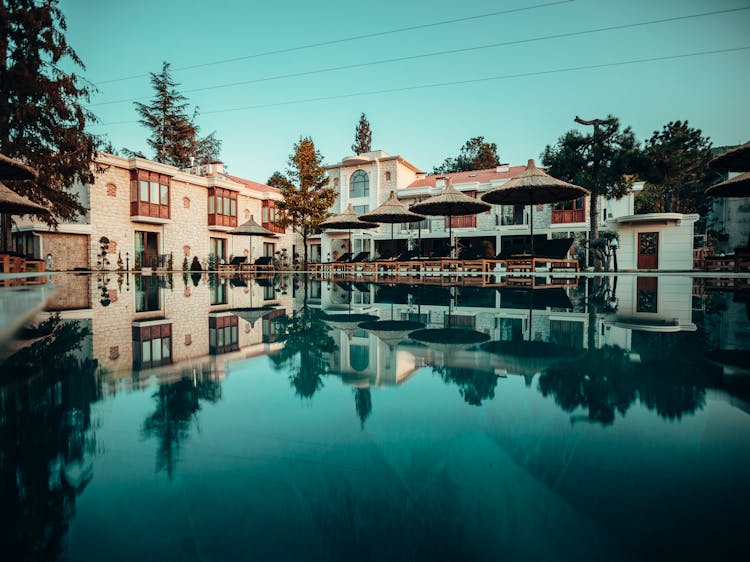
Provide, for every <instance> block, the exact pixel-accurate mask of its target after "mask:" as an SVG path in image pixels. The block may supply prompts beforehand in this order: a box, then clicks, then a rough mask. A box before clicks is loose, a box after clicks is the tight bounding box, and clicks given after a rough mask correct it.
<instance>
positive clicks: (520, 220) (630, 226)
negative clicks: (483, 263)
mask: <svg viewBox="0 0 750 562" xmlns="http://www.w3.org/2000/svg"><path fill="white" fill-rule="evenodd" d="M523 170H524V166H508V165H501V166H497V167H496V168H491V169H486V170H475V171H468V172H458V173H451V174H442V175H428V174H426V173H425V172H423V171H421V170H420V169H419V168H418V167H417V166H415V165H414V164H412V163H410V162H409V161H408V160H406V159H405V158H403V157H401V156H391V155H389V154H387V153H385V152H383V151H373V152H368V153H364V154H360V155H357V156H349V157H346V158H344V159H343V160H341V161H340V162H338V163H336V164H333V165H330V166H328V167H327V171H328V174H329V176H330V178H331V185H332V186H333V187H334V189H336V190H337V192H338V194H339V196H338V198H337V200H336V203H335V204H334V206H333V208H332V209H331V211H332V212H333V213H338V212H341V211H343V210H344V209H345V208H346V207H347V205H348V204H350V203H351V205H352V207H353V208H354V210H355V211H356V212H357V213H359V214H363V213H366V212H368V211H371V210H373V209H375V208H376V207H377V206H378V205H380V204H381V203H383V202H384V201H385V200H386V199H387V198H388V196H389V194H390V192H391V191H395V192H396V195H397V197H398V198H399V199H400V200H401V201H403V202H404V203H406V204H407V205H412V204H414V203H417V202H419V201H422V200H423V199H426V198H427V197H430V196H432V195H436V194H439V193H440V192H441V191H442V189H443V188H444V187H445V185H446V182H450V183H451V184H452V185H453V187H455V188H456V189H457V190H459V191H461V192H463V193H465V194H467V195H470V196H472V197H477V198H478V197H480V196H481V195H482V193H484V192H486V191H489V190H490V189H493V188H495V187H499V186H502V185H503V184H504V183H505V182H507V181H508V180H509V179H510V178H512V177H513V176H515V175H517V174H519V173H521V172H522V171H523ZM642 189H643V183H642V182H638V183H635V184H634V185H633V188H632V190H631V191H630V192H629V193H628V194H626V195H625V196H624V197H622V198H621V199H607V198H605V197H600V200H599V206H598V208H599V216H598V217H597V220H598V221H599V227H600V229H609V230H615V231H617V232H619V234H620V245H621V248H622V249H621V250H620V251H619V253H618V257H619V258H620V263H621V264H622V267H623V268H628V269H654V268H659V269H681V270H686V269H692V267H693V252H692V247H693V225H694V224H695V222H696V221H697V220H698V215H682V214H678V213H666V214H665V213H656V214H650V215H635V198H636V197H637V195H638V193H639V192H640V191H641V190H642ZM590 205H591V201H590V197H582V198H580V199H577V200H575V201H569V202H566V203H560V204H554V205H535V206H534V209H533V213H534V220H533V223H534V225H533V228H534V231H533V234H534V236H537V237H544V238H568V237H585V236H587V233H588V231H589V220H590V217H589V210H590ZM530 213H531V208H530V207H529V206H523V205H502V206H501V205H493V206H492V209H491V210H489V211H487V212H485V213H481V214H479V215H471V216H459V217H452V218H450V219H449V218H443V217H428V218H426V219H425V220H424V221H422V222H421V223H409V224H396V225H393V226H391V225H381V226H380V227H379V228H377V229H372V230H365V231H361V232H356V233H355V234H354V235H353V236H352V248H349V247H348V233H347V232H341V231H326V232H324V233H322V234H320V235H318V236H316V237H315V238H314V239H313V244H314V245H318V244H319V249H318V248H317V247H314V249H313V250H312V252H311V254H312V255H313V256H314V257H315V258H319V259H321V260H322V261H328V260H334V259H336V258H337V257H338V256H340V255H341V254H343V253H345V252H347V251H352V252H354V253H357V252H360V251H369V252H370V253H371V254H375V255H378V254H380V253H382V252H383V251H385V250H386V249H390V248H391V236H392V237H393V240H394V242H393V247H395V248H396V249H397V250H401V251H403V250H407V249H410V248H413V247H416V246H417V245H419V246H420V247H421V249H422V253H423V254H429V253H430V252H432V251H434V250H435V249H437V248H438V247H440V246H441V245H446V244H447V243H448V242H447V238H448V221H449V220H450V221H451V223H452V227H453V236H454V240H455V241H457V243H458V245H459V246H462V247H475V248H476V247H482V246H483V247H484V248H486V249H487V251H488V253H491V254H492V255H494V254H497V253H499V252H500V251H502V250H503V248H506V247H508V246H510V247H512V246H513V245H516V244H523V243H525V242H526V241H528V240H529V236H530V235H531V234H532V233H531V226H530V223H531V220H530V219H531V217H530ZM454 243H455V242H454ZM623 252H627V255H625V254H624V253H623ZM626 264H627V265H626Z"/></svg>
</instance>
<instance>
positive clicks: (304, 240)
mask: <svg viewBox="0 0 750 562" xmlns="http://www.w3.org/2000/svg"><path fill="white" fill-rule="evenodd" d="M302 245H303V246H304V250H303V252H302V254H303V256H304V257H303V258H302V271H307V230H303V231H302Z"/></svg>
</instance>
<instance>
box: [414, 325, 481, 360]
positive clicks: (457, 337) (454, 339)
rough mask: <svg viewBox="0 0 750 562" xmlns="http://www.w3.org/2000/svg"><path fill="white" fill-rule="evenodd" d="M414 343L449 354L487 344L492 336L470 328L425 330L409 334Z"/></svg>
mask: <svg viewBox="0 0 750 562" xmlns="http://www.w3.org/2000/svg"><path fill="white" fill-rule="evenodd" d="M409 337H410V338H411V339H413V340H414V341H418V342H421V343H426V344H429V347H430V349H437V350H440V351H442V352H443V353H449V352H452V351H456V350H459V349H464V348H468V347H472V346H475V345H478V344H481V343H484V342H486V341H487V340H489V339H490V336H488V335H487V334H485V333H483V332H479V331H477V330H472V329H468V328H451V327H450V326H448V327H447V328H425V329H423V330H416V331H415V332H412V333H411V334H409Z"/></svg>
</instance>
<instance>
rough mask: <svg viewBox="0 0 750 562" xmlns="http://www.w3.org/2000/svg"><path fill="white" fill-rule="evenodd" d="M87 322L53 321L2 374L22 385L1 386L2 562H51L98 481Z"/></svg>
mask: <svg viewBox="0 0 750 562" xmlns="http://www.w3.org/2000/svg"><path fill="white" fill-rule="evenodd" d="M90 333H91V332H90V329H89V328H88V326H86V325H85V324H83V323H81V322H77V321H74V322H71V321H67V322H63V321H60V320H59V318H58V319H57V320H55V321H54V322H53V327H52V329H51V331H50V332H49V333H48V334H47V335H46V336H44V337H43V338H41V339H39V340H37V341H36V342H34V343H33V344H31V345H29V346H27V347H25V348H23V349H22V350H20V351H18V352H17V353H15V354H14V355H13V356H11V357H10V358H9V359H8V360H7V361H6V362H5V363H4V364H3V365H2V366H0V369H1V370H2V373H3V377H4V380H3V382H4V383H8V382H9V381H8V379H7V377H8V376H12V377H13V379H14V380H16V381H20V382H17V383H16V384H12V383H10V384H8V385H7V386H6V387H4V388H0V478H1V480H0V497H2V501H1V502H0V559H2V560H53V559H56V558H58V557H59V556H60V554H61V551H62V540H63V538H64V536H65V533H66V532H67V530H68V525H69V522H70V520H71V518H72V516H73V514H74V513H75V502H76V499H77V497H78V496H79V495H80V494H81V492H83V490H84V489H85V488H86V486H87V485H88V483H89V482H90V481H91V479H92V477H93V472H92V468H91V465H90V464H89V462H90V460H91V459H90V456H91V455H92V454H93V453H94V451H95V447H96V440H95V436H94V431H93V430H94V427H93V424H92V419H91V405H92V404H93V403H94V402H96V401H97V400H98V399H99V398H100V396H101V387H100V384H99V380H98V377H97V370H98V363H97V361H96V360H94V359H91V358H90V357H86V356H85V354H84V353H81V351H82V348H83V342H84V341H85V340H86V338H87V337H88V336H89V335H90Z"/></svg>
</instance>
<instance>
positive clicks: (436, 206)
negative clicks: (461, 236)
mask: <svg viewBox="0 0 750 562" xmlns="http://www.w3.org/2000/svg"><path fill="white" fill-rule="evenodd" d="M444 179H445V182H446V184H445V188H444V189H443V191H442V192H441V193H440V195H433V196H432V197H429V198H427V199H425V200H424V201H421V202H419V203H415V204H414V205H412V206H411V208H412V209H413V210H414V212H417V213H423V214H425V215H430V216H443V217H448V247H449V248H450V249H451V256H453V221H451V217H458V216H463V215H478V214H479V213H484V212H485V211H489V210H490V209H491V208H492V206H491V205H488V204H487V203H484V202H482V201H479V200H478V199H474V198H473V197H469V196H468V195H465V194H464V193H461V192H460V191H458V190H457V189H456V188H455V187H453V186H452V185H451V182H450V178H447V177H446V178H444Z"/></svg>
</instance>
